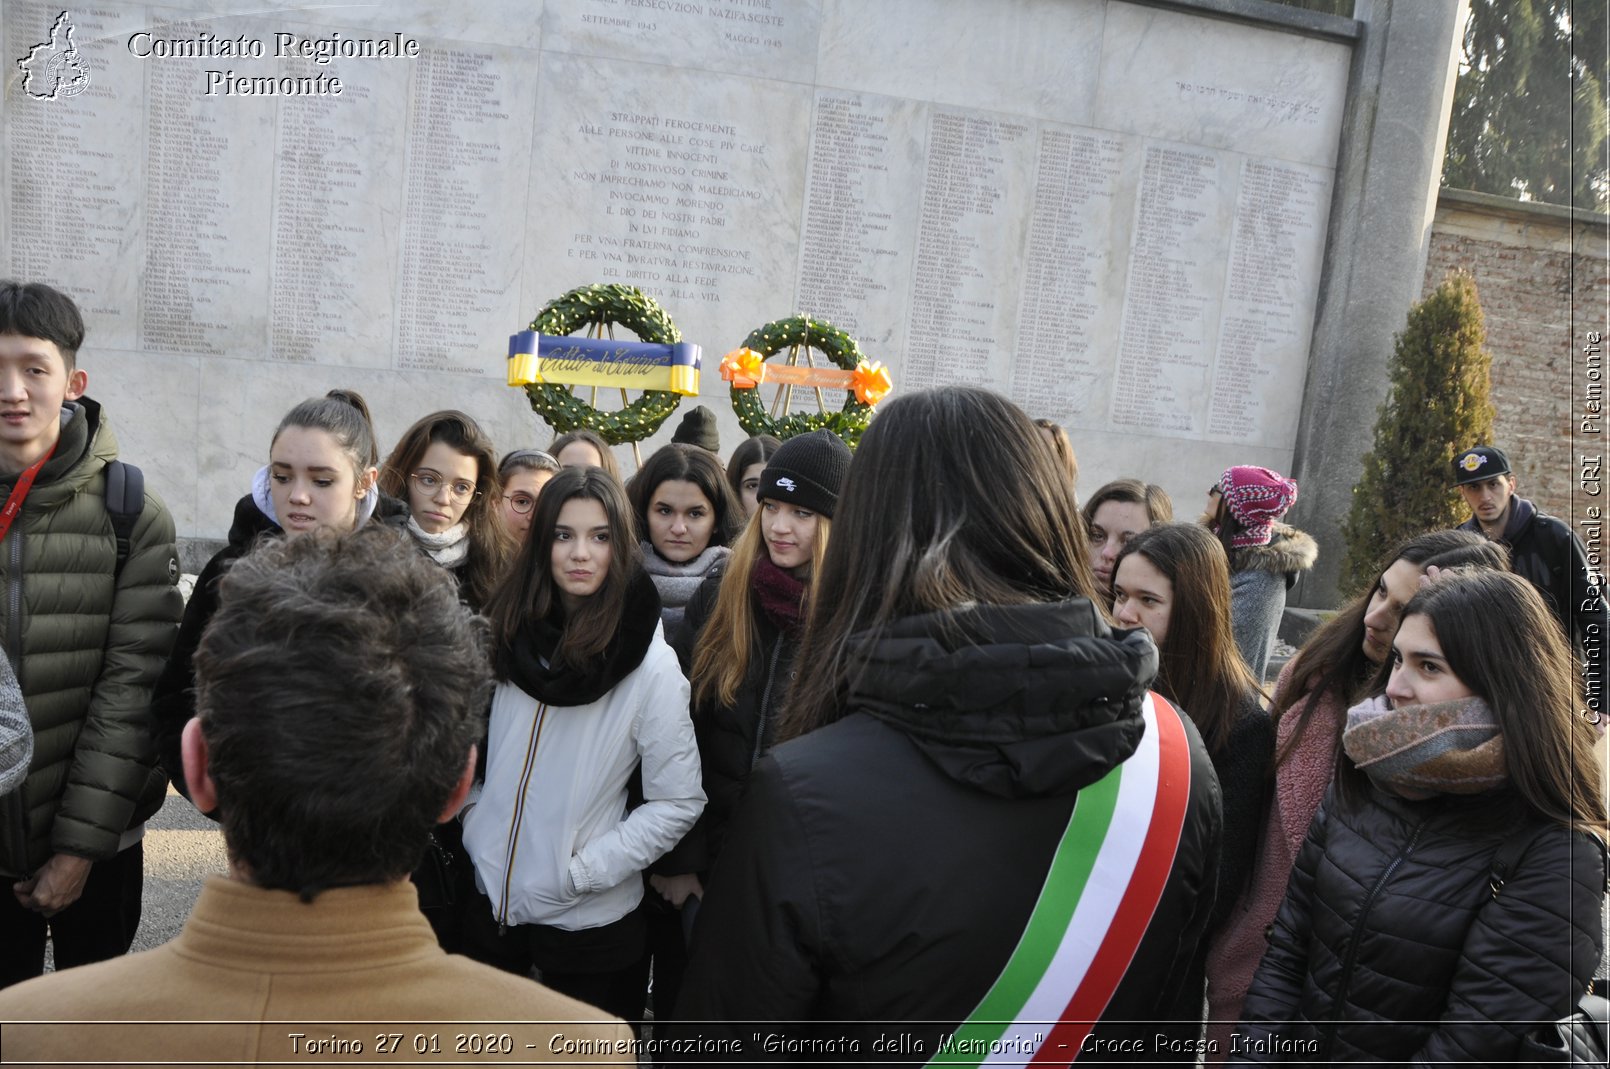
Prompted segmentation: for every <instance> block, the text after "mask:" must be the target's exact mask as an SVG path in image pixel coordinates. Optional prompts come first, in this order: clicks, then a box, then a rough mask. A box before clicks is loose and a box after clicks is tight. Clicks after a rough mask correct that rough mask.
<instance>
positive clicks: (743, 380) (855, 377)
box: [721, 349, 894, 406]
mask: <svg viewBox="0 0 1610 1069" xmlns="http://www.w3.org/2000/svg"><path fill="white" fill-rule="evenodd" d="M721 377H722V378H723V379H725V380H726V381H728V382H730V383H732V384H733V385H734V386H736V387H737V388H738V389H740V390H752V389H754V388H755V387H756V386H759V385H760V384H761V383H763V382H777V383H787V384H788V385H791V386H812V387H817V388H819V389H824V390H850V391H852V392H853V393H854V394H855V399H856V400H857V401H860V402H861V403H862V404H863V405H868V406H871V405H876V404H877V403H878V402H879V401H881V400H883V399H884V398H885V397H887V396H888V394H889V391H890V390H892V389H893V388H894V384H893V382H892V381H891V380H890V378H889V369H888V368H886V367H884V366H883V365H882V364H878V363H873V364H869V363H867V362H866V361H864V360H863V361H862V362H861V363H860V364H859V365H858V366H857V367H856V369H855V370H854V371H845V370H843V369H842V368H836V367H799V366H798V365H795V364H768V363H766V358H765V357H764V356H762V355H760V354H759V353H757V352H755V350H753V349H734V350H733V351H732V352H730V353H728V354H727V355H726V356H724V357H722V358H721Z"/></svg>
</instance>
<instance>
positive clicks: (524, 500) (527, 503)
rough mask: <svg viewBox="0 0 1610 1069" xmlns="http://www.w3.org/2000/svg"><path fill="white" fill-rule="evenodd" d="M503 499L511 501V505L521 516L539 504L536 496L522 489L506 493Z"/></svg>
mask: <svg viewBox="0 0 1610 1069" xmlns="http://www.w3.org/2000/svg"><path fill="white" fill-rule="evenodd" d="M503 500H505V501H507V502H508V503H509V507H510V508H511V509H513V510H514V511H515V513H516V514H517V515H520V516H524V515H525V514H526V513H528V512H530V511H531V510H532V509H533V508H535V507H536V504H537V499H536V498H534V497H532V496H531V495H530V494H527V493H522V492H520V491H515V492H514V493H512V494H504V495H503Z"/></svg>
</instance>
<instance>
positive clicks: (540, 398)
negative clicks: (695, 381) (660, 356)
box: [525, 283, 682, 445]
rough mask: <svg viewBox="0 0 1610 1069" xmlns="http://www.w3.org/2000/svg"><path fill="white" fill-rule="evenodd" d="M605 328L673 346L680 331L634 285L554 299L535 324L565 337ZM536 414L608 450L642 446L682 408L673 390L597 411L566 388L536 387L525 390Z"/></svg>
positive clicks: (585, 289) (601, 286) (599, 286)
mask: <svg viewBox="0 0 1610 1069" xmlns="http://www.w3.org/2000/svg"><path fill="white" fill-rule="evenodd" d="M605 324H609V325H614V326H621V327H625V328H626V329H627V330H629V331H631V332H632V333H633V334H636V335H637V337H638V340H639V341H646V342H654V343H656V344H659V345H675V344H676V343H677V342H679V341H681V340H682V332H681V331H680V330H678V329H677V327H676V324H675V323H673V322H671V317H670V316H669V315H667V314H666V312H665V309H663V308H661V307H660V305H659V303H658V302H657V301H655V300H654V298H652V297H650V296H649V295H648V294H646V293H644V292H643V291H642V290H640V289H638V288H637V287H636V286H623V285H620V284H618V283H594V284H593V285H591V286H581V287H578V288H576V289H573V290H571V291H570V292H569V293H567V294H565V295H564V296H562V297H558V298H556V299H554V300H551V301H549V302H548V303H547V305H545V306H544V307H543V309H542V311H540V312H538V313H537V317H536V318H535V319H533V320H532V321H531V326H530V327H529V328H528V329H530V330H533V331H536V332H537V333H538V334H548V335H554V336H562V335H565V334H574V333H575V332H576V331H578V330H582V329H585V328H588V327H599V326H602V325H605ZM525 392H526V397H527V398H528V399H529V400H530V402H531V409H532V411H534V412H536V413H537V415H539V416H541V417H542V418H543V419H545V420H547V421H548V423H549V424H550V425H552V427H553V429H554V430H555V431H557V432H558V433H560V434H564V433H565V432H566V431H573V430H576V429H578V428H582V429H586V430H589V431H594V432H596V433H597V434H598V435H599V436H600V437H602V438H603V439H604V441H606V442H608V443H609V444H610V445H624V444H625V443H627V442H640V441H642V440H643V439H644V438H647V437H648V436H649V435H651V434H653V433H654V432H655V431H657V430H659V429H660V424H662V423H664V422H665V421H666V419H667V417H669V416H670V415H671V413H672V412H675V411H676V406H677V405H678V404H679V403H681V400H682V397H681V395H680V394H676V393H672V392H671V391H670V390H644V391H643V393H642V396H640V397H638V398H637V400H635V401H631V402H628V403H627V404H626V405H624V406H623V407H621V408H619V409H617V410H615V411H604V410H602V409H598V408H594V407H593V406H592V405H591V404H589V403H587V402H586V401H584V400H582V399H581V396H580V395H579V394H576V393H572V392H571V391H570V389H569V388H568V387H565V386H560V385H555V384H553V383H545V382H537V383H532V384H530V385H528V386H526V387H525Z"/></svg>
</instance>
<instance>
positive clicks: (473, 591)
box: [380, 409, 514, 606]
mask: <svg viewBox="0 0 1610 1069" xmlns="http://www.w3.org/2000/svg"><path fill="white" fill-rule="evenodd" d="M432 442H440V443H441V444H443V445H445V446H447V447H448V448H450V449H453V450H455V451H457V452H459V453H462V454H464V455H465V456H467V457H471V458H473V459H474V460H475V489H476V490H477V491H478V493H477V494H476V496H475V497H474V498H473V499H471V501H470V503H469V506H468V507H467V508H465V510H464V521H463V522H464V523H465V524H466V525H467V526H468V527H469V539H470V552H469V559H468V563H467V565H466V572H465V578H466V585H467V586H468V587H469V590H468V592H467V593H468V594H469V601H470V604H471V605H476V606H481V605H485V604H486V603H487V601H488V600H490V598H491V597H492V592H493V591H494V590H496V589H497V586H498V584H499V583H500V582H501V581H502V579H503V573H504V572H505V571H506V570H507V569H508V566H509V558H510V556H511V555H512V554H513V552H514V536H513V535H511V534H510V533H509V532H508V530H507V529H506V528H505V527H504V526H503V523H502V521H501V520H499V519H498V515H497V502H498V498H499V497H500V496H501V495H502V493H503V480H502V479H501V478H499V477H498V455H497V451H496V450H494V449H493V448H492V440H491V439H490V438H488V437H487V436H486V432H484V431H482V430H481V425H480V424H479V423H476V422H475V420H473V419H471V418H470V417H469V416H467V415H465V414H464V413H463V412H458V411H454V410H451V409H449V410H446V411H442V412H432V413H431V414H430V415H428V416H425V417H423V418H422V419H420V420H418V421H417V422H416V423H415V424H414V425H413V426H412V427H409V428H408V429H407V430H406V431H404V432H403V436H402V437H401V438H399V439H397V444H396V446H395V447H394V448H393V449H392V451H391V455H390V456H389V457H387V458H386V463H385V465H384V466H383V467H382V468H381V469H380V489H381V491H382V492H383V493H387V494H390V495H391V496H392V497H395V498H397V499H398V500H401V501H405V502H406V501H408V500H409V497H408V476H409V474H410V473H411V472H412V471H413V470H414V469H415V468H416V467H418V466H419V462H420V460H421V458H423V457H424V455H425V451H426V450H427V449H429V448H430V447H431V443H432Z"/></svg>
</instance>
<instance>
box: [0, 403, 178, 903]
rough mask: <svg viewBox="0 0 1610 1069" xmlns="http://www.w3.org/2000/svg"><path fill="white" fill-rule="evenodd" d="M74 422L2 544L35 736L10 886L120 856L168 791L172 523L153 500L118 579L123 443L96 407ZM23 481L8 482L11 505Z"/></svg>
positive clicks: (68, 410)
mask: <svg viewBox="0 0 1610 1069" xmlns="http://www.w3.org/2000/svg"><path fill="white" fill-rule="evenodd" d="M63 418H64V422H63V425H62V431H61V439H60V441H59V442H58V443H57V446H56V452H55V454H54V455H53V456H52V457H51V458H50V460H49V461H48V462H47V463H46V464H45V466H44V467H43V468H42V469H41V470H40V473H39V476H38V478H37V480H36V481H35V483H34V486H33V489H32V490H31V491H30V492H29V493H28V496H27V499H26V500H25V501H24V503H23V507H22V512H21V514H20V515H18V517H17V519H16V521H15V522H14V523H13V524H12V527H11V530H10V532H9V533H8V534H7V535H6V537H5V540H4V541H0V642H3V643H4V647H5V651H6V655H7V656H8V657H9V658H10V660H11V663H12V664H13V665H14V666H15V667H16V669H17V678H18V680H19V681H20V682H21V684H22V693H23V697H24V700H25V701H26V703H27V706H28V718H29V720H30V721H31V722H32V724H33V731H34V759H33V764H32V766H31V768H30V770H29V773H28V778H27V779H26V780H25V781H24V783H23V786H22V790H21V791H20V792H13V793H12V794H9V795H6V796H5V797H4V798H0V875H4V876H10V877H22V876H28V875H31V874H32V873H33V872H34V870H36V869H37V868H38V867H39V866H40V865H41V864H43V863H44V862H45V861H46V860H47V859H48V858H49V857H50V856H51V855H53V854H58V853H63V854H74V855H76V856H79V857H86V858H89V859H91V860H95V861H99V860H104V859H105V858H109V857H111V856H113V855H114V854H115V853H116V852H117V849H118V845H119V839H120V838H121V837H122V835H123V833H124V832H125V831H127V830H128V829H129V828H131V827H136V826H138V825H139V824H141V823H143V822H144V821H145V819H146V818H147V817H149V816H150V815H151V814H152V813H153V812H155V811H156V809H157V807H158V806H160V805H161V804H162V795H163V790H164V786H165V780H164V778H163V776H162V774H161V773H160V772H158V771H156V762H155V756H154V748H153V745H152V741H151V732H150V725H149V721H150V703H151V687H152V685H153V684H154V683H155V682H156V678H157V675H158V674H159V673H160V672H161V671H162V665H163V663H164V661H165V660H166V659H167V656H168V650H169V647H171V646H172V645H173V639H174V635H175V634H176V632H177V630H178V626H179V616H180V614H181V612H182V611H183V603H182V601H181V599H180V596H179V590H178V587H177V583H178V579H179V559H178V556H177V555H176V554H175V552H174V547H173V520H172V518H171V517H170V516H169V515H168V510H167V509H166V508H165V507H164V506H163V504H162V501H161V500H160V499H159V498H158V497H157V496H156V494H154V493H152V492H151V491H150V489H149V488H148V489H147V490H146V493H145V509H144V511H143V512H142V513H141V515H140V519H139V521H138V522H137V523H136V524H135V527H134V532H133V536H132V538H131V539H130V546H129V556H128V561H127V563H126V564H125V565H124V568H123V573H122V575H121V576H120V577H119V578H117V579H116V580H115V581H114V579H113V572H114V570H115V566H116V563H117V540H116V536H115V535H114V534H113V532H112V521H111V517H110V515H109V514H108V513H107V511H106V485H105V484H106V475H105V469H106V465H107V463H108V462H109V461H111V460H114V459H116V457H117V439H116V438H115V437H113V435H112V429H111V427H110V426H109V425H108V423H107V421H106V418H105V416H104V415H103V414H102V412H101V407H100V405H99V404H97V403H96V402H94V401H91V400H90V399H88V398H83V399H81V400H80V401H78V402H70V403H69V404H68V405H67V406H66V407H65V408H64V409H63ZM15 480H16V476H15V475H14V474H13V475H6V476H0V501H4V499H5V497H6V496H7V495H9V494H10V492H11V488H12V485H13V484H14V483H15Z"/></svg>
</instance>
